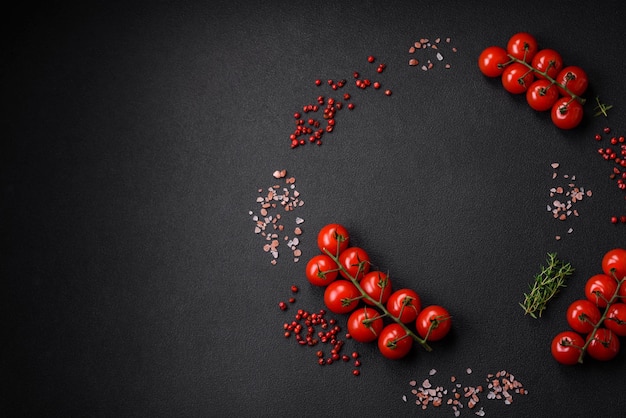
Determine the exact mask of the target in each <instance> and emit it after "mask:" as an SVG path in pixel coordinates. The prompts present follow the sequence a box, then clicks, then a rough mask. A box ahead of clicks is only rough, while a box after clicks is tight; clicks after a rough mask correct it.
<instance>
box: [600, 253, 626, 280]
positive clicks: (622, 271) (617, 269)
mask: <svg viewBox="0 0 626 418" xmlns="http://www.w3.org/2000/svg"><path fill="white" fill-rule="evenodd" d="M602 271H603V272H604V274H606V275H607V276H611V277H613V273H615V277H616V278H617V279H618V280H622V279H623V278H625V277H626V250H625V249H622V248H614V249H612V250H610V251H608V252H607V253H606V254H604V257H602Z"/></svg>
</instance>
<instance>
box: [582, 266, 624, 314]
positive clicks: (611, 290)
mask: <svg viewBox="0 0 626 418" xmlns="http://www.w3.org/2000/svg"><path fill="white" fill-rule="evenodd" d="M616 290H617V282H616V281H615V279H614V278H612V277H611V276H607V275H606V274H596V275H594V276H591V277H590V278H589V279H588V280H587V283H585V296H586V297H587V299H589V300H590V301H591V302H593V303H595V304H596V305H597V306H598V307H600V308H605V307H606V305H608V302H609V301H610V300H611V298H612V297H613V295H615V291H616Z"/></svg>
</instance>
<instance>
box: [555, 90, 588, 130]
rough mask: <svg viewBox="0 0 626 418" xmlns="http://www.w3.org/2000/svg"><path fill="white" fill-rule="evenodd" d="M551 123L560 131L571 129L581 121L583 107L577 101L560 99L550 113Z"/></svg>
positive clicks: (566, 98)
mask: <svg viewBox="0 0 626 418" xmlns="http://www.w3.org/2000/svg"><path fill="white" fill-rule="evenodd" d="M550 116H551V117H552V123H554V125H556V126H557V127H558V128H561V129H573V128H575V127H577V126H578V125H579V124H580V122H581V121H582V120H583V105H581V104H580V102H579V101H578V100H574V99H571V98H569V97H561V98H560V99H559V100H557V101H556V103H554V106H552V110H551V111H550Z"/></svg>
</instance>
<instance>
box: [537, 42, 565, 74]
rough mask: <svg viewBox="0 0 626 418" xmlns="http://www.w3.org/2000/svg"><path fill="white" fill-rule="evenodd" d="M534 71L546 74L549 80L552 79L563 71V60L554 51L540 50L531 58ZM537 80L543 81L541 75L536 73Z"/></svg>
mask: <svg viewBox="0 0 626 418" xmlns="http://www.w3.org/2000/svg"><path fill="white" fill-rule="evenodd" d="M531 65H532V66H533V68H534V69H536V70H537V71H541V72H543V73H546V74H547V75H548V76H550V78H552V79H554V78H555V77H556V76H557V75H558V74H559V72H560V71H561V70H562V69H563V58H561V55H560V54H559V53H558V52H556V51H555V50H554V49H549V48H547V49H542V50H541V51H539V52H537V53H536V54H535V56H534V57H533V60H532V64H531ZM535 76H536V77H537V78H541V79H545V77H544V76H543V75H542V74H539V73H536V74H535Z"/></svg>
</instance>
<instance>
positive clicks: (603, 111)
mask: <svg viewBox="0 0 626 418" xmlns="http://www.w3.org/2000/svg"><path fill="white" fill-rule="evenodd" d="M596 103H597V104H598V105H597V106H596V107H594V108H593V110H597V112H596V113H595V114H594V115H593V116H600V115H604V117H605V118H606V117H608V116H609V115H608V114H607V113H606V111H607V110H609V109H611V108H612V107H613V105H607V104H604V103H602V102H601V101H600V97H598V96H596Z"/></svg>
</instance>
